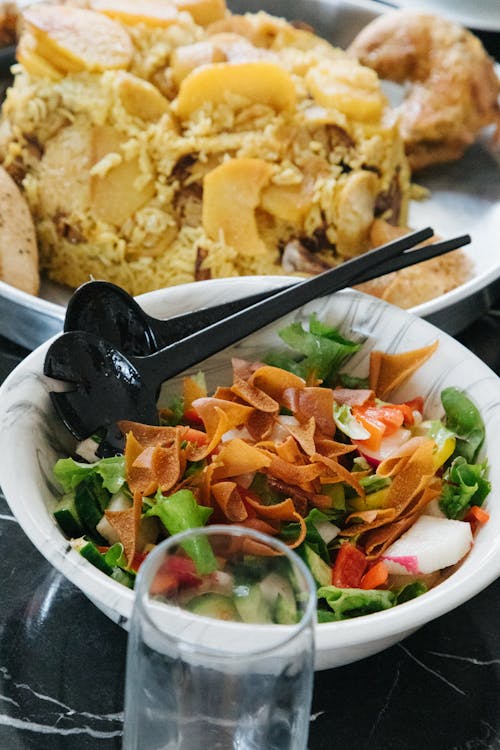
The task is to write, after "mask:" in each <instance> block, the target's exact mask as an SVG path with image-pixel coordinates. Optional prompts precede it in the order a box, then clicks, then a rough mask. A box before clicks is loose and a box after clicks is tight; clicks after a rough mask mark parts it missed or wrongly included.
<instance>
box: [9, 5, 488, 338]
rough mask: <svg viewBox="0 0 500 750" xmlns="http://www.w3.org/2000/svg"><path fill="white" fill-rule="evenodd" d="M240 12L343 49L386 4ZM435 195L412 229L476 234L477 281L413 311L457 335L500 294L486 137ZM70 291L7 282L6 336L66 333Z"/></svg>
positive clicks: (441, 171) (431, 177)
mask: <svg viewBox="0 0 500 750" xmlns="http://www.w3.org/2000/svg"><path fill="white" fill-rule="evenodd" d="M228 5H229V7H230V8H231V10H233V11H235V12H245V11H252V12H254V11H257V10H260V9H265V10H266V11H268V12H270V13H273V14H275V15H280V16H284V17H286V18H288V19H289V20H299V19H300V20H303V21H306V22H307V23H308V24H310V25H311V26H312V27H313V28H314V29H315V30H316V31H317V32H318V33H320V34H321V35H322V36H324V37H325V38H327V39H328V40H329V41H330V42H332V43H333V44H335V45H337V46H339V47H346V46H347V45H348V44H349V42H350V41H351V40H352V38H353V37H354V36H355V35H356V34H357V33H358V31H359V30H360V29H361V28H363V26H365V25H366V24H367V23H368V22H369V21H370V20H372V19H373V18H374V17H375V16H377V15H379V14H380V13H381V12H383V11H384V6H381V5H379V4H378V3H375V2H371V1H370V0H356V1H354V0H352V1H349V0H229V2H228ZM417 181H418V182H419V183H420V184H422V185H424V186H425V187H428V188H429V189H430V191H431V197H430V198H429V199H428V200H425V201H422V202H419V203H416V202H415V203H413V205H412V207H411V210H410V224H411V226H413V227H415V228H418V227H421V226H424V225H425V226H427V225H430V226H432V227H434V229H435V230H436V232H437V233H439V234H440V235H441V236H443V237H446V236H452V235H455V234H461V233H469V234H471V236H472V240H473V241H472V245H471V246H470V247H469V248H468V249H467V253H468V254H469V256H470V257H471V258H472V261H473V264H474V273H473V277H472V278H471V279H470V280H469V281H468V282H467V283H466V284H463V285H462V286H460V287H459V288H457V289H454V290H453V291H452V292H449V293H448V294H446V295H443V296H441V297H439V298H436V299H434V300H431V301H430V302H426V303H424V304H422V305H419V306H418V307H415V308H413V309H412V312H414V313H415V314H417V315H419V316H421V317H425V318H427V319H428V320H431V322H433V323H434V324H435V325H437V326H439V327H440V328H442V329H443V330H445V331H447V332H448V333H451V334H455V333H458V332H459V331H460V330H462V329H463V328H464V327H465V326H467V325H468V324H469V323H471V322H472V321H473V320H474V319H476V318H478V317H479V316H481V315H482V314H483V313H484V312H485V311H486V310H488V308H489V306H490V305H491V301H492V299H493V297H494V295H496V294H498V293H500V155H499V154H496V153H494V152H493V151H492V150H491V147H490V145H489V141H488V139H487V138H485V139H484V140H482V141H479V142H478V143H476V144H475V145H474V146H473V147H472V148H471V149H470V150H469V151H468V153H467V154H466V156H465V157H464V158H463V159H461V160H460V161H458V162H455V163H453V164H449V165H443V166H439V167H435V168H433V169H429V170H427V171H426V172H422V173H421V174H419V175H418V176H417ZM69 295H70V291H69V290H67V289H64V288H62V287H58V286H57V285H55V284H51V283H50V282H47V281H46V280H43V282H42V288H41V292H40V296H39V297H33V296H31V295H29V294H25V293H23V292H20V291H19V290H17V289H14V288H13V287H11V286H9V285H8V284H5V283H3V282H1V281H0V335H3V336H5V337H7V338H9V339H11V340H12V341H14V342H16V343H17V344H20V345H22V346H25V347H27V348H29V349H32V348H34V347H36V346H38V345H39V344H40V343H42V342H43V341H45V340H46V339H47V338H49V337H50V336H52V335H54V334H56V333H58V332H59V331H60V330H61V329H62V325H63V321H64V313H65V305H66V302H67V300H68V298H69Z"/></svg>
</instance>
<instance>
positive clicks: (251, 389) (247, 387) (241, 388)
mask: <svg viewBox="0 0 500 750" xmlns="http://www.w3.org/2000/svg"><path fill="white" fill-rule="evenodd" d="M231 390H232V391H233V393H235V394H236V395H237V396H239V397H240V398H241V399H242V400H243V401H245V402H246V403H247V404H250V406H253V407H254V408H255V409H258V410H259V411H264V412H270V413H271V414H277V413H278V411H279V408H280V405H279V404H278V402H277V401H275V400H274V399H273V398H271V396H268V395H267V393H265V392H264V391H263V390H261V389H260V388H257V387H256V386H255V385H253V384H252V383H249V382H248V381H246V380H243V378H240V377H238V376H237V375H236V376H235V378H234V382H233V385H232V386H231Z"/></svg>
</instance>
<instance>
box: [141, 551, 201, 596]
mask: <svg viewBox="0 0 500 750" xmlns="http://www.w3.org/2000/svg"><path fill="white" fill-rule="evenodd" d="M199 583H201V578H200V577H199V576H198V575H197V573H196V567H195V564H194V562H193V560H191V558H190V557H178V556H172V557H168V558H167V559H166V560H165V561H164V562H163V563H162V565H160V567H159V568H158V570H157V571H156V573H155V577H154V579H153V581H152V583H151V586H150V593H151V594H152V595H157V594H168V593H170V592H172V591H175V590H176V589H178V588H188V587H189V586H197V585H198V584H199Z"/></svg>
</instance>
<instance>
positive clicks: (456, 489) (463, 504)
mask: <svg viewBox="0 0 500 750" xmlns="http://www.w3.org/2000/svg"><path fill="white" fill-rule="evenodd" d="M487 470H488V464H487V462H486V461H483V463H480V464H469V463H467V461H466V460H465V458H464V457H463V456H457V457H456V458H455V459H454V460H453V461H452V463H451V465H450V466H449V467H448V469H447V470H446V472H445V473H444V476H443V479H444V481H443V488H442V490H441V497H440V499H439V507H440V508H441V510H442V511H443V513H444V514H445V515H446V516H447V517H448V518H454V519H458V520H461V519H462V518H463V517H464V516H465V515H466V514H467V511H468V510H469V509H470V508H471V507H472V506H473V505H482V504H483V502H484V500H485V498H486V497H487V495H488V494H489V492H490V490H491V483H490V482H489V481H488V479H487V478H486V473H487Z"/></svg>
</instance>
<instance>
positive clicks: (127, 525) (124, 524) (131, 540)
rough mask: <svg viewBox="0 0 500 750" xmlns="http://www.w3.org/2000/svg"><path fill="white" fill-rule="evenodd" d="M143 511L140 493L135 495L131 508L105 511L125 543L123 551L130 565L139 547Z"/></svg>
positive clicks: (120, 538) (121, 540)
mask: <svg viewBox="0 0 500 750" xmlns="http://www.w3.org/2000/svg"><path fill="white" fill-rule="evenodd" d="M141 512H142V497H141V496H140V495H139V494H137V495H134V502H133V505H132V507H131V508H127V509H126V510H105V511H104V515H105V517H106V519H107V520H108V521H109V523H110V524H111V526H112V527H113V529H114V530H115V531H116V533H117V535H118V539H119V540H120V542H121V543H122V544H123V551H124V553H125V557H126V558H127V563H128V564H129V565H130V563H131V562H132V560H133V558H134V555H135V552H136V548H137V538H138V535H139V525H140V522H141Z"/></svg>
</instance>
